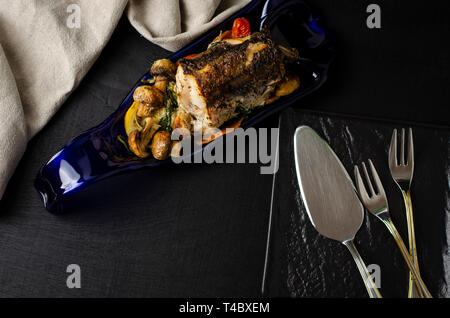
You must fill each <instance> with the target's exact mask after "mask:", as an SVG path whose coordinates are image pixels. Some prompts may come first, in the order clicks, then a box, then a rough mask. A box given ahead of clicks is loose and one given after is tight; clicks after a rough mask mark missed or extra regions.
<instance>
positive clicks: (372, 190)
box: [362, 162, 375, 197]
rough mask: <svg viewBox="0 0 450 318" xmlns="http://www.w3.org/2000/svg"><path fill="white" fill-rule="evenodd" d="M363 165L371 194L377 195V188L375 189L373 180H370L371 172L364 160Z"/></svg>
mask: <svg viewBox="0 0 450 318" xmlns="http://www.w3.org/2000/svg"><path fill="white" fill-rule="evenodd" d="M362 167H363V171H364V175H365V176H366V182H367V185H368V186H369V192H370V196H371V197H373V196H374V195H375V190H374V189H373V186H372V181H370V177H369V173H368V171H367V167H366V164H365V163H364V162H363V163H362Z"/></svg>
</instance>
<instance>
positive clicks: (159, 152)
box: [151, 131, 171, 160]
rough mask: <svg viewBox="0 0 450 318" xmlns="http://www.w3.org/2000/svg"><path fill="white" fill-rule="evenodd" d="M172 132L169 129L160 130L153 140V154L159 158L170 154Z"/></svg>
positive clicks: (162, 158) (161, 158)
mask: <svg viewBox="0 0 450 318" xmlns="http://www.w3.org/2000/svg"><path fill="white" fill-rule="evenodd" d="M170 143H171V140H170V133H169V132H167V131H158V132H157V133H156V134H155V136H154V137H153V141H152V146H151V149H152V155H153V157H155V158H156V159H158V160H164V159H166V158H167V157H168V155H169V150H170Z"/></svg>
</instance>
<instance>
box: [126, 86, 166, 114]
mask: <svg viewBox="0 0 450 318" xmlns="http://www.w3.org/2000/svg"><path fill="white" fill-rule="evenodd" d="M133 99H134V100H135V101H136V102H138V103H140V104H144V105H147V106H148V107H150V108H160V107H162V106H163V104H164V94H163V93H162V92H161V91H160V90H158V89H156V88H155V87H153V86H149V85H142V86H139V87H137V88H136V89H135V90H134V93H133ZM141 117H145V116H141Z"/></svg>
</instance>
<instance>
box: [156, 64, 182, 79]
mask: <svg viewBox="0 0 450 318" xmlns="http://www.w3.org/2000/svg"><path fill="white" fill-rule="evenodd" d="M176 70H177V67H176V65H175V63H173V62H172V61H171V60H168V59H161V60H157V61H155V62H154V63H153V65H152V67H151V69H150V73H152V75H153V76H154V77H155V78H156V77H157V76H161V77H166V78H167V79H175V72H176Z"/></svg>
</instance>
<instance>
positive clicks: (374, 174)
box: [369, 159, 386, 197]
mask: <svg viewBox="0 0 450 318" xmlns="http://www.w3.org/2000/svg"><path fill="white" fill-rule="evenodd" d="M369 166H370V170H371V172H372V177H373V180H374V181H375V184H376V185H377V189H378V194H379V195H381V196H383V197H386V193H385V192H384V188H383V184H382V183H381V180H380V177H379V176H378V173H377V170H376V169H375V166H374V165H373V162H372V160H370V159H369Z"/></svg>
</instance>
